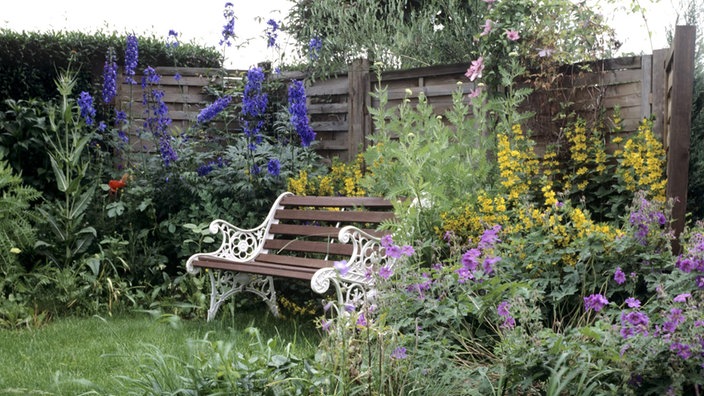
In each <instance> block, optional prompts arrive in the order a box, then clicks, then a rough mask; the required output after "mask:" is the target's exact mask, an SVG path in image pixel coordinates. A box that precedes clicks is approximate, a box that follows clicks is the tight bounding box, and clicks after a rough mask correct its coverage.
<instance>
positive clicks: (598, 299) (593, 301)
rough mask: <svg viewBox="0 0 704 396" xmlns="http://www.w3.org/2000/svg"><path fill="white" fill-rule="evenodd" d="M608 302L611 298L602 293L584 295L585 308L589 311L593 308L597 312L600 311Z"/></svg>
mask: <svg viewBox="0 0 704 396" xmlns="http://www.w3.org/2000/svg"><path fill="white" fill-rule="evenodd" d="M608 303H609V300H607V299H606V297H604V296H602V295H601V294H592V295H590V296H587V297H584V310H585V311H589V310H590V309H593V310H594V311H595V312H599V311H601V309H602V308H604V306H606V304H608Z"/></svg>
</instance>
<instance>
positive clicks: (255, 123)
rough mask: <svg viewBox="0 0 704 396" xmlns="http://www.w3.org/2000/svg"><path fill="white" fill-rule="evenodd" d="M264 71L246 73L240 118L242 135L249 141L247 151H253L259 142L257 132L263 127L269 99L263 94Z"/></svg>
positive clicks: (259, 136)
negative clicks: (241, 118) (242, 119)
mask: <svg viewBox="0 0 704 396" xmlns="http://www.w3.org/2000/svg"><path fill="white" fill-rule="evenodd" d="M264 78H265V76H264V71H263V70H262V69H261V68H260V67H256V68H252V69H249V70H248V71H247V82H246V84H245V86H244V93H243V96H242V117H243V118H244V121H243V129H244V134H245V136H247V138H249V139H250V143H249V150H250V151H254V149H255V148H256V145H257V144H259V143H260V142H261V139H262V137H261V135H260V134H259V131H260V130H261V129H262V127H263V126H264V121H263V117H262V116H263V115H264V113H265V112H266V107H267V106H268V104H269V98H268V96H267V94H266V93H264V92H263V83H264Z"/></svg>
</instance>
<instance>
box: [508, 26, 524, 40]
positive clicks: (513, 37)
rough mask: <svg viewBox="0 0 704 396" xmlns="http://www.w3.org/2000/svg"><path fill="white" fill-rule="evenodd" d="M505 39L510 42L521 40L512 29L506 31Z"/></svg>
mask: <svg viewBox="0 0 704 396" xmlns="http://www.w3.org/2000/svg"><path fill="white" fill-rule="evenodd" d="M506 37H507V38H508V39H509V40H511V41H516V40H518V39H519V38H521V36H520V35H519V34H518V32H517V31H515V30H513V29H511V30H507V31H506Z"/></svg>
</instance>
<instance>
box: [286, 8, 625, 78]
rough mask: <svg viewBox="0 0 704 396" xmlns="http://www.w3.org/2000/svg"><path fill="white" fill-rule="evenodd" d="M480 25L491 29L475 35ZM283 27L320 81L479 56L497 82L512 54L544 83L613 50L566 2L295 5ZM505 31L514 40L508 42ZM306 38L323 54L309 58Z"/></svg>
mask: <svg viewBox="0 0 704 396" xmlns="http://www.w3.org/2000/svg"><path fill="white" fill-rule="evenodd" d="M486 20H491V25H492V29H491V32H488V33H486V34H482V33H483V29H484V26H485V22H486ZM283 29H284V30H285V31H287V32H288V33H289V34H291V35H292V36H293V37H294V38H295V39H296V41H297V42H298V43H299V45H300V46H301V49H300V52H301V54H302V55H303V58H304V59H305V61H304V62H303V63H304V64H305V65H306V67H307V68H308V69H310V70H313V72H314V73H316V74H323V75H325V74H331V73H335V72H339V71H341V70H346V68H347V65H348V64H349V63H350V62H351V61H352V60H353V59H355V58H358V57H365V58H366V59H369V60H370V62H376V63H379V64H380V65H381V67H382V68H384V69H390V68H392V69H405V68H412V67H422V66H429V65H437V64H452V63H458V62H467V59H468V58H471V59H476V58H477V57H479V56H483V57H485V58H486V59H485V61H486V62H487V64H488V70H487V72H486V73H485V75H487V78H488V80H489V81H491V82H496V81H497V80H498V78H499V71H498V66H499V65H501V64H502V63H504V61H505V60H506V59H507V57H508V55H509V53H511V52H514V51H516V52H517V53H518V54H519V56H520V57H521V59H522V61H523V62H524V65H525V66H526V67H527V69H528V71H529V73H530V74H535V75H536V76H538V77H540V78H539V80H540V81H541V82H542V83H546V82H547V83H550V82H551V78H550V77H552V76H554V74H555V73H556V67H557V66H558V65H561V64H570V63H574V62H578V61H584V60H591V59H597V58H599V57H604V56H608V55H609V54H610V51H611V50H612V49H614V48H616V47H617V44H616V42H615V40H614V39H613V32H612V30H611V29H610V28H609V27H607V26H606V25H605V23H604V21H603V18H602V17H601V16H600V15H598V14H597V13H595V12H594V11H593V10H592V9H590V8H589V7H588V6H587V5H586V4H583V3H579V4H576V3H574V2H571V1H566V0H542V1H537V2H536V1H530V0H522V1H497V2H484V1H478V0H477V1H458V0H433V1H422V2H419V1H408V0H364V1H345V2H342V3H340V2H339V1H333V0H325V1H302V2H297V3H296V5H294V7H293V8H292V9H291V11H290V13H289V15H288V23H287V24H286V25H285V26H284V27H283ZM508 30H516V31H518V32H519V35H520V39H519V40H518V41H516V42H513V41H510V40H509V39H508V38H507V35H506V31H508ZM313 38H320V39H321V40H322V48H321V50H320V52H319V53H318V54H317V56H313V57H311V51H310V49H309V43H310V40H311V39H313ZM541 51H543V52H541ZM545 51H547V52H545ZM545 53H548V55H545Z"/></svg>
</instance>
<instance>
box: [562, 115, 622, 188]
mask: <svg viewBox="0 0 704 396" xmlns="http://www.w3.org/2000/svg"><path fill="white" fill-rule="evenodd" d="M614 122H619V123H620V121H619V119H618V118H615V119H614ZM619 125H620V124H619ZM565 136H566V137H567V140H568V141H569V151H570V164H569V166H568V167H567V168H568V169H570V170H571V172H570V173H565V174H564V175H563V177H562V181H563V184H564V186H565V190H570V189H571V188H572V186H574V185H576V186H577V189H578V190H580V191H584V190H585V189H586V188H587V186H588V185H589V183H590V181H592V180H591V175H590V174H589V171H590V169H591V170H593V171H594V172H595V174H596V175H603V174H604V172H605V171H606V169H607V168H606V164H607V161H608V156H607V154H606V148H605V143H604V139H603V133H602V132H601V130H600V129H599V128H598V127H594V128H591V130H587V128H586V124H585V121H584V120H581V119H580V120H578V121H577V122H576V123H575V124H574V125H573V126H572V127H571V128H567V129H566V130H565Z"/></svg>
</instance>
